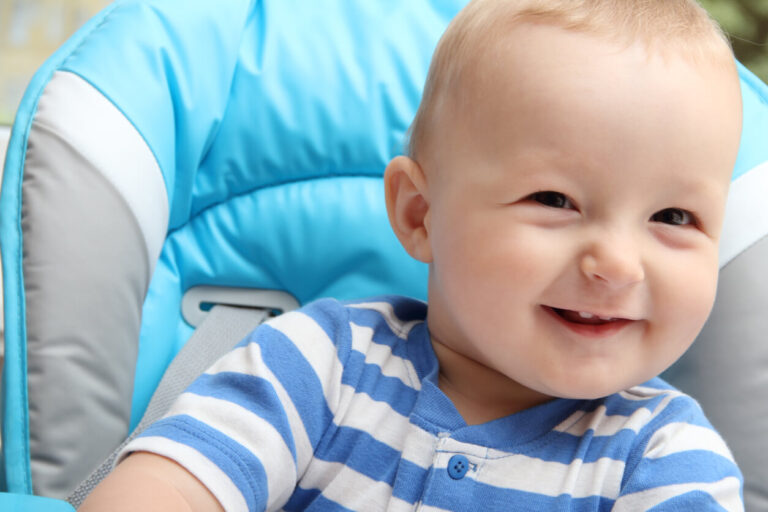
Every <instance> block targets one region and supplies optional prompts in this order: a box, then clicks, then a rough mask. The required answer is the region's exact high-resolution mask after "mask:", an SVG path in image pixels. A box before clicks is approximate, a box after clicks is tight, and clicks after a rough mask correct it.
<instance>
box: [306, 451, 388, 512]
mask: <svg viewBox="0 0 768 512" xmlns="http://www.w3.org/2000/svg"><path fill="white" fill-rule="evenodd" d="M299 487H301V488H303V489H321V490H322V494H323V496H325V497H326V498H328V499H329V500H331V501H334V502H336V503H338V504H340V505H341V506H343V507H346V508H349V509H352V510H365V511H374V510H385V507H386V504H387V503H388V502H389V499H390V498H391V496H392V488H391V487H390V486H389V484H387V483H385V482H379V481H377V480H373V479H372V478H369V477H367V476H365V475H363V474H362V473H358V472H357V471H355V470H354V469H351V468H349V467H347V466H346V465H344V464H342V463H340V462H326V461H323V460H320V459H314V460H313V461H312V463H311V464H310V465H309V468H308V469H307V472H306V473H305V474H304V477H303V478H302V479H301V481H300V482H299Z"/></svg>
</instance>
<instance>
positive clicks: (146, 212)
mask: <svg viewBox="0 0 768 512" xmlns="http://www.w3.org/2000/svg"><path fill="white" fill-rule="evenodd" d="M35 124H38V125H40V126H44V127H46V128H47V129H49V130H51V131H53V133H56V134H58V135H59V136H61V137H63V138H64V140H66V141H67V142H68V143H70V144H72V146H73V147H74V148H76V150H77V151H79V152H80V153H81V154H82V155H83V157H84V158H85V159H87V160H88V161H89V162H91V163H92V164H93V165H94V167H95V168H96V169H98V170H99V171H100V172H101V173H102V174H103V175H104V177H105V178H106V179H107V180H108V181H109V182H110V183H111V184H112V185H113V186H114V187H115V189H116V190H117V191H118V192H119V193H120V195H121V196H122V197H123V198H124V199H125V202H126V203H127V204H128V207H129V208H130V210H131V212H133V215H134V216H135V218H136V222H137V224H138V226H139V229H140V230H141V234H142V235H143V238H144V242H145V243H146V250H147V261H148V263H149V275H150V276H151V275H152V272H153V271H154V268H155V263H156V262H157V259H158V257H159V255H160V249H161V247H162V244H163V242H164V241H165V235H166V232H167V231H168V215H169V213H168V194H167V191H166V188H165V180H164V179H163V175H162V172H161V171H160V167H159V165H158V164H157V161H156V160H155V157H154V155H153V154H152V151H151V150H150V149H149V147H148V146H147V143H146V142H145V141H144V139H143V138H142V136H141V135H140V134H139V133H138V132H137V131H136V128H135V127H134V126H133V125H132V124H131V122H130V121H128V119H126V117H125V116H124V115H123V113H122V112H120V111H119V110H118V109H117V107H115V105H114V104H113V103H112V102H111V101H109V100H108V99H107V98H106V97H104V95H103V94H101V92H99V91H98V90H97V89H95V88H94V87H93V86H92V85H91V84H89V83H88V82H86V81H85V80H83V79H82V78H80V77H79V76H77V75H75V74H74V73H70V72H66V71H56V72H55V73H54V74H53V76H52V77H51V80H50V82H48V85H46V87H45V91H44V92H43V94H42V96H40V101H39V102H38V105H37V113H36V114H35Z"/></svg>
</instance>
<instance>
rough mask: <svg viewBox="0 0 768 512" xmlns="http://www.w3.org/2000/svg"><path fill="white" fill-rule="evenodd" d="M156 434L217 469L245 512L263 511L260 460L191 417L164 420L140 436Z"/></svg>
mask: <svg viewBox="0 0 768 512" xmlns="http://www.w3.org/2000/svg"><path fill="white" fill-rule="evenodd" d="M155 431H158V435H161V436H163V437H165V438H168V439H171V440H173V441H176V442H178V443H182V444H185V445H187V446H190V447H191V448H193V449H195V450H196V451H198V452H200V453H201V454H203V456H205V457H206V458H207V459H208V460H210V461H211V462H213V463H214V464H215V465H216V466H218V467H219V469H221V470H222V471H223V472H224V473H225V474H226V475H227V476H228V477H229V478H230V479H231V480H232V482H233V483H234V484H235V486H236V487H237V488H238V489H239V490H240V492H241V493H242V495H243V497H244V498H245V501H246V503H247V504H248V510H253V511H255V510H263V509H264V508H265V507H266V503H267V475H266V472H265V471H264V466H262V464H261V461H260V460H259V459H258V457H256V456H255V455H254V454H253V453H251V452H250V451H249V450H248V449H246V448H245V447H244V446H243V445H241V444H240V443H237V442H236V441H234V440H232V439H231V438H229V437H227V436H225V435H224V434H222V433H221V432H219V431H218V430H216V429H214V428H211V427H210V426H208V425H206V424H205V423H202V422H200V421H198V420H196V419H194V418H192V417H190V416H186V415H179V416H172V417H170V418H165V419H163V420H160V421H159V422H157V423H155V424H153V425H151V426H150V427H149V428H147V430H145V431H144V433H142V434H141V437H147V436H152V435H154V433H155Z"/></svg>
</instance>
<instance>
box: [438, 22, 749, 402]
mask: <svg viewBox="0 0 768 512" xmlns="http://www.w3.org/2000/svg"><path fill="white" fill-rule="evenodd" d="M515 31H516V33H515V34H513V36H512V38H511V40H514V41H517V42H518V44H513V45H511V46H510V47H509V48H507V49H506V50H505V54H504V56H503V57H499V56H498V55H495V56H494V55H486V56H485V57H483V58H484V59H485V60H484V61H483V62H481V65H480V66H478V69H481V70H484V72H483V74H482V79H478V83H476V84H474V85H473V86H471V87H470V88H469V91H468V96H467V97H466V98H467V99H468V101H467V102H466V103H465V105H467V106H466V107H464V108H462V107H459V108H458V109H457V110H456V111H455V112H452V113H444V115H443V116H442V119H441V122H442V123H443V124H442V126H443V127H444V129H442V130H439V132H440V133H439V138H437V139H435V140H439V143H438V144H437V145H436V146H438V150H437V151H436V154H435V156H434V157H433V158H434V160H433V162H432V164H431V166H430V167H431V168H429V169H427V176H428V182H429V204H430V207H429V216H428V223H427V226H428V229H429V238H430V243H431V248H432V261H431V267H430V283H429V302H430V309H429V320H428V321H429V327H430V332H431V333H432V336H433V339H434V342H435V343H439V344H442V345H444V346H446V347H448V348H450V349H452V350H454V351H457V352H459V353H461V354H463V355H465V356H468V357H469V358H471V359H474V360H475V361H478V362H480V363H482V364H483V365H484V366H486V367H488V368H491V369H493V370H495V371H496V372H499V373H501V374H502V375H504V376H506V377H507V378H508V379H509V382H510V383H512V384H514V385H517V386H519V387H520V388H521V389H523V390H530V391H531V392H532V393H538V394H539V395H541V394H543V395H544V396H557V397H570V398H594V397H600V396H605V395H607V394H610V393H613V392H616V391H619V390H622V389H626V388H628V387H630V386H632V385H635V384H639V383H642V382H644V381H646V380H648V379H650V378H652V377H653V376H655V375H657V374H658V373H660V372H661V371H663V370H664V369H665V368H667V367H668V366H669V365H670V364H672V363H673V362H674V361H675V360H676V359H677V358H678V357H679V356H680V355H681V354H682V353H683V352H684V351H685V350H686V349H687V348H688V347H689V345H690V344H691V342H692V341H693V340H694V338H695V336H696V335H697V333H698V331H699V330H700V328H701V327H702V325H703V324H704V321H705V320H706V318H707V316H708V314H709V311H710V309H711V306H712V302H713V300H714V295H715V287H716V279H717V272H718V248H717V245H718V239H719V236H720V229H721V224H722V220H723V212H724V206H725V201H726V196H727V191H728V184H729V181H730V173H731V170H732V168H733V164H734V161H735V157H736V152H737V149H738V143H739V136H740V128H741V104H740V94H739V85H738V79H737V78H736V76H735V73H734V72H733V71H731V70H728V69H725V67H724V66H720V67H716V66H714V65H709V64H692V63H688V62H686V60H685V59H683V58H682V57H678V56H674V55H668V56H666V57H664V58H662V57H659V56H650V57H649V56H648V55H647V54H646V51H645V50H644V49H643V48H642V47H640V46H632V47H629V48H625V47H622V46H618V45H614V44H612V43H608V42H606V40H604V39H601V38H598V37H596V36H592V35H585V34H579V33H573V32H567V31H564V30H561V29H558V28H554V27H548V26H533V25H523V26H520V27H517V28H516V29H515Z"/></svg>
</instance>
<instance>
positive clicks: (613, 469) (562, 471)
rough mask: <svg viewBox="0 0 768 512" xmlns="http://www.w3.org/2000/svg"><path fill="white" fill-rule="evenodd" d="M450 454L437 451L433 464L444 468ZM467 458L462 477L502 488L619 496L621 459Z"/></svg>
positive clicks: (542, 492)
mask: <svg viewBox="0 0 768 512" xmlns="http://www.w3.org/2000/svg"><path fill="white" fill-rule="evenodd" d="M454 454H455V453H454V452H449V453H444V454H441V456H440V457H439V458H438V461H437V463H436V464H435V466H436V467H440V468H447V466H448V461H449V460H450V458H451V457H452V456H453V455H454ZM467 459H468V460H469V464H470V470H469V471H468V472H467V474H466V476H465V478H473V479H475V480H476V481H478V482H482V483H485V484H488V485H493V486H495V487H499V488H502V489H516V490H521V491H525V492H532V493H538V494H542V495H544V496H551V497H556V496H560V495H561V494H570V495H571V496H572V497H574V498H585V497H589V496H604V497H607V498H611V499H613V498H616V497H617V496H618V495H619V492H620V489H621V479H622V476H623V474H624V461H619V460H614V459H609V458H601V459H598V460H596V461H595V462H584V461H582V460H581V459H575V460H573V461H571V462H570V463H569V464H563V463H561V462H552V461H545V460H541V459H538V458H535V457H528V456H526V455H519V454H515V455H505V456H503V457H501V458H488V459H486V458H482V457H474V456H472V455H467ZM542 475H546V477H542Z"/></svg>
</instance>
